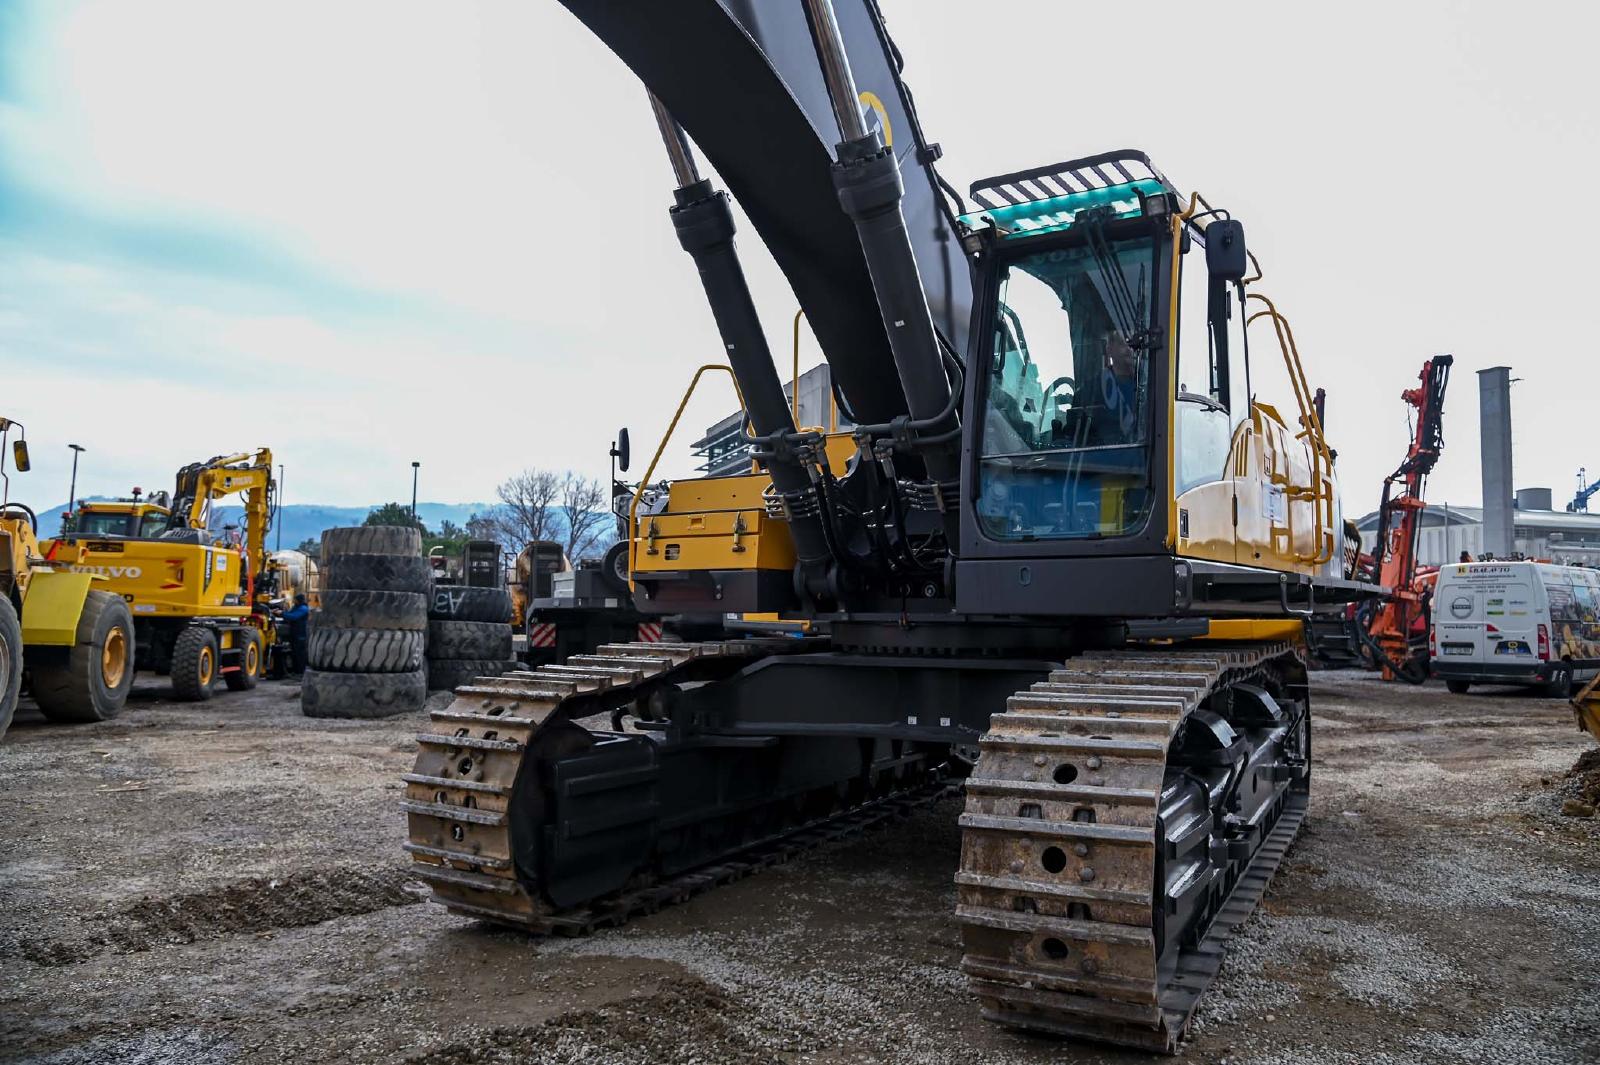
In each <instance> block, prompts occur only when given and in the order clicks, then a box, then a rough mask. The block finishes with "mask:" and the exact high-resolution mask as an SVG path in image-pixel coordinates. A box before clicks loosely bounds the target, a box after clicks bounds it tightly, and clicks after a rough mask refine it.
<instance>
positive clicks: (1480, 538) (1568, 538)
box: [1356, 488, 1600, 566]
mask: <svg viewBox="0 0 1600 1065" xmlns="http://www.w3.org/2000/svg"><path fill="white" fill-rule="evenodd" d="M1552 502H1553V493H1552V492H1551V490H1550V489H1548V488H1524V489H1522V490H1521V491H1519V492H1518V493H1517V494H1516V506H1515V507H1514V508H1512V509H1511V538H1512V546H1511V550H1510V551H1509V552H1502V551H1494V549H1493V548H1490V547H1486V546H1485V545H1486V543H1487V538H1486V533H1485V524H1484V511H1483V508H1482V507H1462V506H1454V505H1452V504H1450V503H1433V502H1430V503H1429V504H1428V509H1427V510H1425V511H1423V513H1422V528H1421V529H1420V530H1419V531H1418V534H1417V564H1418V565H1422V566H1440V565H1443V564H1445V563H1447V562H1454V561H1456V560H1457V559H1459V558H1460V557H1461V552H1463V551H1468V552H1471V554H1472V557H1473V558H1477V557H1478V556H1479V555H1481V554H1483V553H1484V552H1485V551H1494V553H1495V554H1496V555H1501V554H1512V555H1523V556H1525V557H1527V558H1547V559H1550V560H1551V561H1553V562H1563V563H1572V564H1581V565H1585V566H1600V514H1586V513H1581V512H1580V513H1569V512H1568V511H1565V510H1555V509H1553V507H1552ZM1356 526H1357V527H1358V528H1359V529H1360V530H1361V549H1362V550H1363V551H1371V550H1372V538H1373V536H1374V535H1375V534H1376V531H1377V528H1378V513H1377V511H1373V512H1372V513H1371V514H1368V515H1367V516H1366V517H1364V518H1362V519H1360V520H1359V521H1357V522H1356Z"/></svg>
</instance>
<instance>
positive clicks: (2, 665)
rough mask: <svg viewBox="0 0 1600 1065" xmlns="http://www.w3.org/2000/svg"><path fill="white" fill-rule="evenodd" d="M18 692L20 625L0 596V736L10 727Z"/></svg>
mask: <svg viewBox="0 0 1600 1065" xmlns="http://www.w3.org/2000/svg"><path fill="white" fill-rule="evenodd" d="M21 692H22V623H21V622H20V621H18V620H17V608H16V607H14V606H12V605H11V600H9V599H7V598H6V597H5V596H3V595H0V736H4V735H5V734H6V729H8V728H10V727H11V716H12V715H13V714H15V713H16V712H17V699H18V698H19V697H20V694H21Z"/></svg>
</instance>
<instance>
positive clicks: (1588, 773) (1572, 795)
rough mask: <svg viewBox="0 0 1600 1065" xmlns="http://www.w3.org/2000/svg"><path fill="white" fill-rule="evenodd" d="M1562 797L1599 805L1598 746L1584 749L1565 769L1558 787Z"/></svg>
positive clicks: (1599, 750)
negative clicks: (1568, 767) (1570, 765)
mask: <svg viewBox="0 0 1600 1065" xmlns="http://www.w3.org/2000/svg"><path fill="white" fill-rule="evenodd" d="M1558 790H1559V791H1560V792H1561V795H1562V797H1563V798H1568V799H1577V800H1578V801H1579V802H1584V803H1588V804H1589V805H1590V806H1600V747H1595V748H1592V749H1590V750H1587V751H1584V752H1583V753H1582V754H1580V755H1579V756H1578V760H1577V761H1576V762H1574V763H1573V764H1572V768H1571V769H1569V770H1567V772H1566V776H1565V777H1564V778H1563V779H1562V782H1561V786H1560V788H1559V789H1558Z"/></svg>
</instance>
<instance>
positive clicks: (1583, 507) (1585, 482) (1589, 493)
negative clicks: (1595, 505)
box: [1567, 467, 1600, 514]
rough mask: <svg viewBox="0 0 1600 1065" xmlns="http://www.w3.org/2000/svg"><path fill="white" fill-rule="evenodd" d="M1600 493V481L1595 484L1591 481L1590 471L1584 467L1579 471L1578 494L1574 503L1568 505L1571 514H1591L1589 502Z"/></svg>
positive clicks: (1574, 497) (1573, 499) (1574, 498)
mask: <svg viewBox="0 0 1600 1065" xmlns="http://www.w3.org/2000/svg"><path fill="white" fill-rule="evenodd" d="M1596 492H1600V479H1597V480H1595V481H1594V482H1593V483H1590V481H1589V471H1588V470H1587V469H1585V468H1583V467H1579V469H1578V494H1577V495H1575V496H1573V497H1572V502H1570V503H1568V504H1567V512H1568V513H1569V514H1578V513H1583V514H1587V513H1589V500H1590V499H1592V498H1594V495H1595V493H1596Z"/></svg>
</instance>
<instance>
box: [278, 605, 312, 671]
mask: <svg viewBox="0 0 1600 1065" xmlns="http://www.w3.org/2000/svg"><path fill="white" fill-rule="evenodd" d="M283 620H284V621H287V622H288V623H289V671H290V672H291V673H293V674H295V675H296V676H299V675H300V674H301V673H304V672H305V671H306V643H307V641H309V640H310V638H311V608H310V607H309V606H307V605H306V597H305V596H304V595H297V596H295V597H294V606H292V607H290V608H289V609H288V610H285V611H284V612H283Z"/></svg>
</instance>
